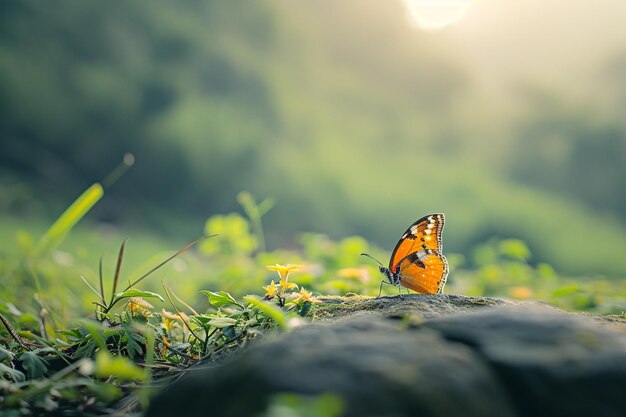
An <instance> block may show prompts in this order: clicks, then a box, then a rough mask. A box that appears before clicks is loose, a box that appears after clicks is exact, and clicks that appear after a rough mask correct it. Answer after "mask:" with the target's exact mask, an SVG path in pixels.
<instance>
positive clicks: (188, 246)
mask: <svg viewBox="0 0 626 417" xmlns="http://www.w3.org/2000/svg"><path fill="white" fill-rule="evenodd" d="M213 236H216V235H211V236H202V237H201V238H199V239H196V240H194V241H193V242H191V243H189V244H187V245H186V246H185V247H184V248H182V249H180V250H179V251H178V252H176V253H175V254H173V255H172V256H170V257H169V258H167V259H166V260H164V261H163V262H161V263H160V264H158V265H157V266H155V267H154V268H152V269H151V270H149V271H148V272H146V273H145V274H143V275H142V276H141V277H139V278H137V279H136V280H135V281H133V282H132V283H130V284H129V285H128V288H126V289H127V290H128V289H130V288H132V287H134V286H135V285H137V284H138V283H140V282H141V281H143V280H144V279H146V278H147V277H148V276H149V275H150V274H152V273H153V272H154V271H156V270H157V269H159V268H161V267H162V266H163V265H165V264H166V263H168V262H169V261H171V260H172V259H174V258H176V257H177V256H179V255H181V254H183V253H185V252H187V251H188V250H189V249H190V248H191V247H192V246H194V245H195V244H196V243H198V242H201V241H203V240H204V239H208V238H210V237H213Z"/></svg>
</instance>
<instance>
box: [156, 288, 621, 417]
mask: <svg viewBox="0 0 626 417" xmlns="http://www.w3.org/2000/svg"><path fill="white" fill-rule="evenodd" d="M324 300H325V301H326V303H325V304H323V305H319V306H316V308H315V310H314V314H315V315H316V317H317V318H318V323H317V324H314V325H309V326H304V327H303V328H300V329H297V330H295V331H293V332H291V333H288V334H283V335H280V336H277V337H275V338H273V339H271V340H266V341H264V342H261V343H258V344H257V345H255V346H252V347H251V348H250V349H249V350H248V351H246V352H244V353H243V354H242V355H240V356H239V357H237V358H235V359H234V360H233V361H231V362H229V363H227V364H225V365H221V366H219V367H212V368H210V369H197V370H193V371H190V372H189V373H188V375H187V376H186V377H184V378H181V379H180V380H179V381H177V382H176V383H174V384H172V385H171V386H168V387H167V388H166V389H164V390H163V391H162V392H161V393H160V394H159V395H157V396H156V397H155V398H154V400H153V401H152V403H151V406H150V409H149V412H148V416H151V417H153V416H168V417H171V416H172V415H176V416H179V417H183V416H197V415H207V416H223V417H229V416H233V417H234V416H237V417H239V416H269V415H271V413H272V408H271V407H272V406H273V404H274V405H275V403H276V399H277V398H281V397H280V396H281V395H283V394H285V393H290V394H293V395H295V396H296V398H304V399H306V398H319V397H318V396H320V395H325V394H328V393H332V395H334V396H335V397H334V398H336V399H337V401H338V402H339V403H340V404H341V412H337V409H336V408H335V409H334V411H332V412H331V411H328V413H327V414H326V415H324V416H322V415H320V417H333V416H334V417H337V416H339V415H342V416H347V417H351V416H359V417H363V416H389V417H391V416H394V417H400V416H452V415H463V416H464V417H472V416H542V415H546V416H568V417H573V416H589V415H594V416H595V415H597V416H621V415H623V413H624V410H626V396H624V395H623V390H624V387H626V332H624V327H623V321H622V320H621V319H620V318H619V317H615V318H612V319H609V320H603V319H601V318H593V317H585V316H582V315H579V314H572V313H565V312H561V311H558V310H556V309H554V308H551V307H547V306H542V305H539V304H537V303H523V304H519V303H513V302H510V301H505V300H499V299H495V298H482V297H481V298H477V297H464V296H456V295H402V296H396V297H381V298H376V299H372V298H365V297H346V298H336V297H326V298H324ZM603 324H607V325H603ZM302 404H308V403H306V402H304V403H302ZM331 409H332V407H331V408H330V409H329V410H331ZM268 410H269V411H268ZM283 411H284V410H283ZM309 411H310V410H309ZM290 412H291V414H286V415H296V416H297V415H314V414H310V413H309V414H307V411H306V410H305V411H302V410H300V414H298V410H295V411H294V410H291V411H290Z"/></svg>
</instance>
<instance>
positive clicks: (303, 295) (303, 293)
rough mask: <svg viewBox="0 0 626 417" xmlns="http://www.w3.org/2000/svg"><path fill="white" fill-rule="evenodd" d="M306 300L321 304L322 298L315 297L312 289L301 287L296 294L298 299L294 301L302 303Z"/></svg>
mask: <svg viewBox="0 0 626 417" xmlns="http://www.w3.org/2000/svg"><path fill="white" fill-rule="evenodd" d="M305 302H309V303H311V304H321V301H320V300H318V299H317V298H315V297H313V293H312V292H311V291H307V290H305V289H304V288H300V292H299V293H298V294H296V299H295V300H293V303H294V304H302V303H305Z"/></svg>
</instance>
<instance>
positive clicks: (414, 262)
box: [362, 213, 448, 295]
mask: <svg viewBox="0 0 626 417" xmlns="http://www.w3.org/2000/svg"><path fill="white" fill-rule="evenodd" d="M444 224H445V216H444V215H443V213H435V214H429V215H427V216H424V217H422V218H421V219H419V220H417V221H416V222H415V223H413V224H412V225H411V226H409V228H408V229H407V230H406V232H404V234H403V235H402V237H401V238H400V240H399V241H398V243H397V244H396V247H395V248H394V249H393V252H392V253H391V258H390V259H389V267H385V266H383V265H382V264H380V262H378V261H377V262H378V263H379V264H380V268H379V269H380V272H381V273H382V274H383V275H384V276H385V277H386V278H387V280H388V281H389V284H392V285H395V286H399V285H402V286H403V287H405V288H409V289H411V290H413V291H416V292H419V293H423V294H436V293H441V292H443V287H444V286H445V284H446V278H447V277H448V261H447V260H446V257H445V256H443V253H442V240H441V236H442V233H443V226H444ZM362 255H365V256H369V255H367V254H362ZM369 257H370V258H371V256H369ZM372 259H373V258H372ZM384 282H385V281H383V282H381V289H382V284H383V283H384ZM379 295H380V292H379Z"/></svg>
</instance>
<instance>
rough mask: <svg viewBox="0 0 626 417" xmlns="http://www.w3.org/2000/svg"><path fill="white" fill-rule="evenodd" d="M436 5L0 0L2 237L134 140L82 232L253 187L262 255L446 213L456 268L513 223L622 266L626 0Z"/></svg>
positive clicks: (160, 231) (602, 267)
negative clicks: (315, 237)
mask: <svg viewBox="0 0 626 417" xmlns="http://www.w3.org/2000/svg"><path fill="white" fill-rule="evenodd" d="M432 3H433V2H429V1H427V0H412V1H409V2H404V1H401V0H397V1H379V0H342V1H334V0H316V1H304V0H296V1H294V0H268V1H262V2H245V4H244V3H242V2H233V1H220V0H196V1H181V2H171V1H167V0H153V1H150V2H141V1H130V2H78V1H70V0H61V1H57V2H54V3H49V2H41V1H37V0H23V1H3V2H1V3H0V243H1V244H2V246H3V249H2V252H3V254H7V253H10V252H11V251H12V250H14V249H15V248H16V247H17V246H18V245H17V244H16V243H15V240H16V233H18V235H19V231H20V230H26V231H29V233H32V234H33V235H35V236H37V233H41V232H42V231H44V230H45V229H46V227H47V226H48V225H49V224H50V222H52V221H53V220H54V219H55V218H56V217H57V216H58V215H59V214H60V213H61V212H62V211H63V210H64V208H66V207H67V206H68V204H69V203H71V201H73V200H74V199H75V198H76V197H77V196H78V195H80V193H81V192H83V190H85V189H86V188H87V187H88V186H89V185H90V184H92V183H93V182H95V181H101V180H102V179H103V178H104V177H106V176H107V174H108V173H109V172H111V170H112V169H113V168H114V167H115V166H117V165H118V164H119V163H120V161H121V160H122V158H123V156H124V155H125V154H127V153H132V154H133V155H134V157H135V161H136V163H135V165H134V166H133V167H132V168H131V169H129V170H128V172H127V173H126V174H124V176H123V177H122V178H120V179H119V181H117V182H116V183H115V184H114V185H112V186H111V187H109V188H107V189H106V190H105V196H104V198H103V199H102V200H101V201H100V202H99V203H98V204H97V205H96V206H95V207H94V209H93V210H92V211H91V212H90V213H89V215H88V216H87V217H86V218H85V219H84V221H83V222H82V223H81V226H80V227H81V228H82V229H81V230H83V231H84V234H83V235H80V234H79V235H78V236H79V237H81V239H82V240H81V242H82V244H83V245H86V246H87V247H89V246H88V245H89V244H90V243H91V244H95V243H94V242H101V241H102V240H103V239H105V237H106V236H108V234H110V233H113V236H114V239H113V240H112V241H113V242H115V246H117V245H118V244H119V242H120V240H121V239H120V238H119V236H130V237H131V241H132V239H133V238H134V239H136V240H139V241H142V242H144V243H146V245H148V249H146V250H151V249H153V248H154V249H155V250H157V249H163V248H166V247H167V248H171V247H175V246H176V245H178V244H180V243H183V242H185V241H189V240H191V239H193V238H194V237H196V236H198V235H200V234H202V233H203V230H204V225H205V222H206V219H207V218H209V217H210V216H213V215H215V214H220V213H229V212H232V211H239V212H241V207H240V205H239V203H238V202H237V198H236V196H237V195H238V193H239V192H241V191H248V192H250V193H251V194H252V195H253V196H255V198H257V199H259V200H262V199H264V198H266V197H271V198H272V199H273V201H274V202H275V205H274V207H273V208H272V209H271V210H270V211H269V212H268V213H267V214H266V215H265V216H264V217H263V224H264V227H265V234H266V238H267V247H268V248H269V249H275V248H292V247H297V245H298V244H299V243H298V239H297V236H298V234H299V233H301V232H314V233H318V234H325V235H327V236H329V237H330V238H331V239H341V238H344V237H346V236H352V235H358V236H363V237H365V238H366V239H368V240H369V241H371V242H374V243H375V244H377V245H379V246H380V247H382V248H386V249H391V248H392V247H393V245H394V244H395V242H396V240H397V239H398V237H399V236H400V234H401V233H402V231H403V230H404V229H405V228H406V227H407V226H408V225H409V224H410V223H411V222H413V221H414V220H415V219H417V218H418V217H421V216H422V215H424V214H426V213H429V212H435V211H437V212H439V211H441V212H444V213H445V214H446V216H447V227H446V232H445V236H444V238H445V245H446V246H445V247H446V251H447V252H451V253H457V254H460V255H462V256H464V258H465V263H466V265H469V266H470V267H471V264H472V262H473V259H475V257H473V255H472V253H474V252H473V251H474V250H475V248H476V247H477V246H478V245H481V244H484V243H485V242H488V241H489V240H490V239H493V238H507V239H509V238H513V239H519V240H521V241H524V242H526V244H527V245H528V248H530V251H531V252H532V257H531V258H530V259H529V262H530V263H532V264H539V263H544V262H545V263H549V264H550V265H552V267H553V268H554V270H555V271H558V273H561V274H566V275H569V276H577V277H598V276H600V277H605V278H606V279H608V280H610V281H612V282H615V281H616V280H621V279H622V278H623V277H624V276H625V274H626V257H625V255H624V254H625V253H626V194H625V190H626V119H625V118H624V111H625V105H626V27H625V26H624V20H623V16H625V15H626V3H624V2H623V1H621V0H602V1H598V2H589V1H587V0H553V1H549V2H546V1H541V0H524V1H523V2H521V1H519V0H476V1H471V2H466V1H462V0H445V1H444V0H440V4H444V3H445V5H446V7H449V10H447V11H446V10H441V9H439V10H434V9H433V4H432ZM411 5H412V6H413V7H414V9H412V10H411V9H410V7H409V6H411ZM416 15H417V17H418V18H419V19H421V20H419V21H418V19H416V18H415V16H416ZM79 233H81V232H79ZM142 239H143V240H142ZM18 240H19V239H18ZM150 245H152V246H150ZM115 246H113V245H111V246H110V247H109V248H108V250H110V251H111V252H115ZM95 247H97V246H95ZM91 251H93V252H96V253H95V254H94V255H95V256H96V259H97V256H99V255H100V253H99V249H94V246H91ZM3 256H4V255H3ZM92 266H93V267H94V268H95V266H96V265H95V264H93V265H92Z"/></svg>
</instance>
